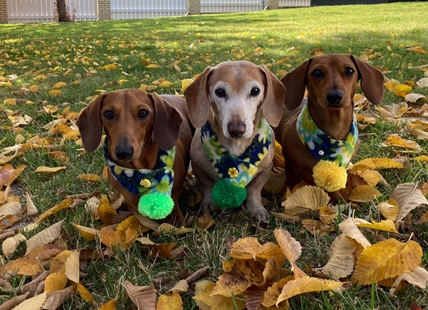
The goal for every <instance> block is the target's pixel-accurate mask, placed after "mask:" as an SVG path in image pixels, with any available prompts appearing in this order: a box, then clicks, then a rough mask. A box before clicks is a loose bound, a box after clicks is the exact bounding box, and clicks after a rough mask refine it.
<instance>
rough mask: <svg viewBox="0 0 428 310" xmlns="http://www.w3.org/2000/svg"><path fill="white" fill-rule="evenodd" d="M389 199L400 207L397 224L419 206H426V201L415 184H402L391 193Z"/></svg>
mask: <svg viewBox="0 0 428 310" xmlns="http://www.w3.org/2000/svg"><path fill="white" fill-rule="evenodd" d="M391 198H392V199H394V200H395V201H396V202H397V203H398V205H399V206H400V213H399V214H398V217H397V222H400V221H402V220H403V218H404V217H406V216H407V214H409V213H410V211H412V210H413V209H415V208H417V207H419V206H420V205H422V204H423V205H428V200H427V199H426V198H425V196H424V194H423V193H422V192H421V190H420V189H419V188H417V185H416V184H413V183H402V184H399V185H397V187H396V188H395V189H394V190H393V191H392V194H391Z"/></svg>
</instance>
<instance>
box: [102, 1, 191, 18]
mask: <svg viewBox="0 0 428 310" xmlns="http://www.w3.org/2000/svg"><path fill="white" fill-rule="evenodd" d="M110 7H111V19H139V18H148V17H161V16H182V15H185V14H186V13H187V12H188V8H187V0H111V2H110Z"/></svg>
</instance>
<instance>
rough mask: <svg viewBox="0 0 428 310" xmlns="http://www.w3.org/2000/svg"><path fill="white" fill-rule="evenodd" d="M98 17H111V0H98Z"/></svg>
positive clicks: (107, 18) (102, 18) (100, 18)
mask: <svg viewBox="0 0 428 310" xmlns="http://www.w3.org/2000/svg"><path fill="white" fill-rule="evenodd" d="M0 1H1V0H0ZM98 19H99V20H109V19H111V5H110V0H98Z"/></svg>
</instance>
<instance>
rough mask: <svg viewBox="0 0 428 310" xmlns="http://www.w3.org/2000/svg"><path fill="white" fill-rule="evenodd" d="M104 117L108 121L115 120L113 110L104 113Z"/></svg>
mask: <svg viewBox="0 0 428 310" xmlns="http://www.w3.org/2000/svg"><path fill="white" fill-rule="evenodd" d="M103 115H104V117H105V118H106V119H113V118H114V112H113V111H112V110H107V111H105V112H104V113H103Z"/></svg>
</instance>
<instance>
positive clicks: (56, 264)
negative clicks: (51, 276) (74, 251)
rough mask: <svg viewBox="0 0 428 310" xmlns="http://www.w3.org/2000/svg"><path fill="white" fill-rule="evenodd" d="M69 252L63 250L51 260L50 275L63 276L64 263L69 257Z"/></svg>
mask: <svg viewBox="0 0 428 310" xmlns="http://www.w3.org/2000/svg"><path fill="white" fill-rule="evenodd" d="M70 255H71V251H68V250H64V251H62V252H60V253H58V254H57V255H56V256H55V257H54V258H53V260H52V262H51V266H50V272H51V273H64V275H65V262H66V261H67V259H68V258H69V257H70Z"/></svg>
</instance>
